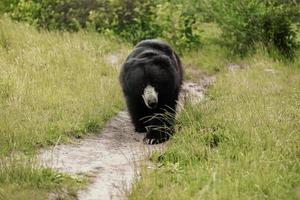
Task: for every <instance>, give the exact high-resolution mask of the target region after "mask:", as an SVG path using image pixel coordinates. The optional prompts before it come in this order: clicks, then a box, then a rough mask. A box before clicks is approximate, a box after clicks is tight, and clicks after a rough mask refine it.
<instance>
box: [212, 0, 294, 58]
mask: <svg viewBox="0 0 300 200" xmlns="http://www.w3.org/2000/svg"><path fill="white" fill-rule="evenodd" d="M211 5H212V6H211V10H212V11H213V13H214V16H215V19H216V21H217V23H218V24H219V25H220V27H221V29H222V31H223V37H222V40H223V42H222V43H223V44H224V45H225V46H227V47H228V48H229V49H230V50H231V52H232V53H233V54H239V55H241V56H244V55H246V54H247V53H248V52H251V51H253V50H255V49H254V46H255V44H256V43H262V44H263V45H264V46H266V47H267V49H268V50H270V51H271V50H272V49H274V47H275V49H276V50H277V51H278V52H279V53H280V54H281V55H283V56H284V57H288V58H292V57H293V56H294V52H295V49H296V47H297V45H296V33H295V30H293V28H292V24H293V22H294V21H295V20H296V18H297V16H298V14H299V13H298V11H297V9H299V6H298V5H297V4H295V5H294V3H293V2H289V1H279V0H264V1H259V0H245V1H238V0H218V1H217V0H214V1H212V4H211ZM297 6H298V7H297Z"/></svg>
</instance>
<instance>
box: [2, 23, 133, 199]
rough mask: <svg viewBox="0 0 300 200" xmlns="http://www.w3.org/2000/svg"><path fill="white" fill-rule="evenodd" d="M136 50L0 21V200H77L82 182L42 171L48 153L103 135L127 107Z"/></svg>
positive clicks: (98, 38)
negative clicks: (121, 70) (128, 60)
mask: <svg viewBox="0 0 300 200" xmlns="http://www.w3.org/2000/svg"><path fill="white" fill-rule="evenodd" d="M128 52H129V46H128V45H126V44H124V43H120V42H119V41H117V40H116V39H113V38H111V39H110V38H104V37H102V36H100V35H99V34H96V33H86V32H80V33H61V32H56V33H55V32H51V33H50V32H46V31H45V32H44V31H40V32H39V31H37V30H35V29H34V28H32V27H29V26H27V25H24V24H19V23H14V22H12V21H10V20H8V19H5V18H2V19H0V72H1V73H0V116H1V117H0V147H1V148H0V199H10V200H13V199H20V197H22V199H26V198H27V199H45V197H46V196H49V195H60V197H61V198H63V199H69V198H70V199H72V198H75V196H76V195H75V190H76V189H75V188H76V187H77V188H78V187H80V185H81V182H82V181H81V180H79V179H78V178H74V177H69V176H67V175H64V174H60V173H57V172H54V171H51V170H49V169H43V168H39V167H38V166H37V165H36V164H33V163H35V162H34V155H35V153H36V151H37V150H38V149H40V148H41V147H47V146H48V145H56V144H58V143H62V142H67V141H68V140H69V138H70V137H82V136H84V135H86V134H88V133H91V132H98V131H99V130H100V129H101V127H102V126H103V125H104V123H105V122H106V121H107V120H108V119H109V118H111V117H112V116H113V115H115V113H116V112H118V111H119V110H120V109H121V108H123V107H124V104H123V98H122V95H121V91H120V88H119V84H118V79H117V76H118V67H119V66H120V63H121V62H122V60H121V59H114V55H117V57H119V58H125V57H126V55H127V54H128Z"/></svg>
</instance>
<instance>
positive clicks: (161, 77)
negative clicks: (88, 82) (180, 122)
mask: <svg viewBox="0 0 300 200" xmlns="http://www.w3.org/2000/svg"><path fill="white" fill-rule="evenodd" d="M182 77H183V70H182V65H181V61H180V59H179V57H178V56H177V55H176V53H175V52H174V51H173V50H172V49H171V47H170V46H169V45H168V44H166V43H165V42H162V41H160V40H144V41H142V42H140V43H138V44H137V45H136V46H135V48H134V50H133V51H132V52H131V53H130V54H129V56H128V57H127V59H126V61H125V63H124V64H123V66H122V70H121V73H120V77H119V79H120V83H121V86H122V90H123V93H124V96H125V99H126V103H127V107H128V111H129V114H130V117H131V120H132V123H133V124H134V127H135V130H136V131H138V132H146V131H147V135H146V137H145V140H144V141H146V142H147V143H150V144H154V143H160V142H163V141H166V140H168V139H169V137H170V135H172V134H173V132H174V119H175V109H176V103H177V100H178V96H179V92H180V88H181V84H182ZM147 84H150V85H152V86H153V87H154V88H155V90H156V91H157V92H158V105H157V107H156V108H155V109H149V108H148V107H147V106H146V105H145V103H144V101H143V98H142V94H143V91H144V88H145V87H146V85H147Z"/></svg>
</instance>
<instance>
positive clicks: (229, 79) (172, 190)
mask: <svg viewBox="0 0 300 200" xmlns="http://www.w3.org/2000/svg"><path fill="white" fill-rule="evenodd" d="M242 62H243V63H242V64H243V65H244V66H246V65H248V68H246V69H242V70H238V71H236V72H227V71H226V70H223V71H222V72H220V73H219V74H218V76H217V81H216V83H215V85H214V86H212V87H211V88H210V89H209V91H208V94H207V96H206V99H205V100H204V101H203V102H202V103H201V104H199V105H198V106H194V107H191V106H188V107H187V108H186V109H185V111H184V112H183V113H181V114H180V116H179V118H178V126H179V127H181V129H180V131H178V132H177V134H176V135H175V137H174V138H173V139H172V141H171V142H170V143H169V144H168V147H167V149H166V152H165V153H163V154H162V155H155V156H154V157H153V159H154V160H155V161H156V163H157V165H156V167H155V168H154V170H149V169H147V168H145V169H143V171H142V176H141V179H140V180H139V181H137V182H136V183H135V185H134V187H133V191H132V193H131V194H130V195H129V196H130V198H129V199H140V197H143V199H153V200H154V199H178V200H179V199H228V200H229V199H299V191H300V123H299V122H300V66H299V64H300V62H299V59H298V60H296V61H295V63H293V64H287V63H282V62H279V61H278V62H276V61H272V60H270V59H268V58H267V55H266V54H264V53H262V52H258V53H257V54H256V55H255V56H254V57H252V58H246V59H245V60H243V61H242ZM224 64H225V63H224ZM297 192H298V196H297Z"/></svg>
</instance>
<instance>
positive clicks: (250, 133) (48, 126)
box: [0, 18, 300, 200]
mask: <svg viewBox="0 0 300 200" xmlns="http://www.w3.org/2000/svg"><path fill="white" fill-rule="evenodd" d="M203 31H204V32H202V33H201V34H202V35H201V38H202V40H203V41H204V42H203V47H202V49H200V50H199V51H194V52H190V53H188V54H185V55H184V57H183V61H184V64H185V68H186V78H187V79H190V78H195V76H193V75H194V74H195V73H194V72H195V70H199V69H201V70H204V71H206V72H207V73H216V72H218V73H217V82H216V83H215V85H214V86H213V87H211V88H210V89H209V90H208V94H207V96H206V99H205V100H204V101H203V102H202V103H201V104H199V105H198V106H196V107H190V106H188V107H187V108H186V109H185V111H184V112H182V113H181V114H180V116H179V117H178V127H180V129H179V131H178V133H177V134H176V135H175V137H174V138H173V139H172V140H171V141H170V143H169V144H168V148H167V150H166V152H165V153H164V154H163V155H155V156H153V160H154V161H155V162H156V164H157V167H156V168H155V169H154V170H149V169H146V168H145V169H143V172H142V177H141V179H140V180H139V181H138V182H136V183H135V185H134V188H133V191H132V193H131V194H130V197H129V198H130V199H141V198H143V199H297V198H300V196H299V193H300V124H299V121H300V114H299V113H300V104H299V103H300V60H299V58H300V55H299V53H298V60H297V59H296V60H295V62H294V63H289V62H280V61H274V60H271V59H269V58H268V56H267V55H266V54H265V53H264V51H260V52H258V53H257V54H256V55H255V56H253V57H249V58H244V59H235V61H233V60H231V59H229V58H228V57H227V56H226V51H225V50H224V49H221V48H220V47H219V46H218V45H217V43H216V42H215V40H216V39H217V38H218V37H219V33H220V31H219V30H218V29H217V27H215V26H214V25H212V24H204V25H203ZM130 49H131V46H130V45H127V44H124V43H122V42H120V41H118V40H116V39H113V38H107V37H105V38H104V37H103V36H101V35H99V34H96V33H86V32H79V33H59V32H57V33H55V32H51V33H49V32H43V31H42V32H38V31H36V30H35V29H34V28H31V27H29V26H26V25H22V24H17V23H13V22H11V21H10V20H7V19H4V18H2V19H0V72H1V73H0V147H1V148H0V199H1V200H2V199H3V200H8V199H9V200H19V199H37V200H39V199H41V200H42V199H47V197H48V198H49V197H51V198H53V199H55V198H57V199H76V191H77V190H78V188H79V187H81V185H83V184H84V183H85V180H84V179H81V178H78V177H71V176H68V175H65V174H61V173H57V172H54V171H52V170H50V169H44V168H39V167H38V166H37V165H36V164H35V163H36V161H35V159H34V157H35V155H36V152H37V150H39V149H40V148H44V147H47V146H49V145H55V144H58V143H62V142H68V141H69V138H72V137H82V136H84V135H86V134H88V133H92V132H98V131H99V130H100V129H101V127H102V126H103V125H104V123H105V122H106V121H107V119H109V118H111V117H112V116H113V115H114V114H115V113H116V112H118V111H119V110H120V109H122V108H124V103H123V99H122V95H121V91H120V88H119V86H118V80H117V76H118V71H119V69H118V67H119V66H120V63H121V62H122V59H124V58H125V57H126V56H127V54H128V53H129V51H130ZM233 62H237V63H238V64H239V65H240V66H242V67H243V69H239V70H237V71H235V72H229V71H228V70H226V67H225V66H227V65H228V64H230V63H233ZM297 194H298V196H297Z"/></svg>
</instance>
